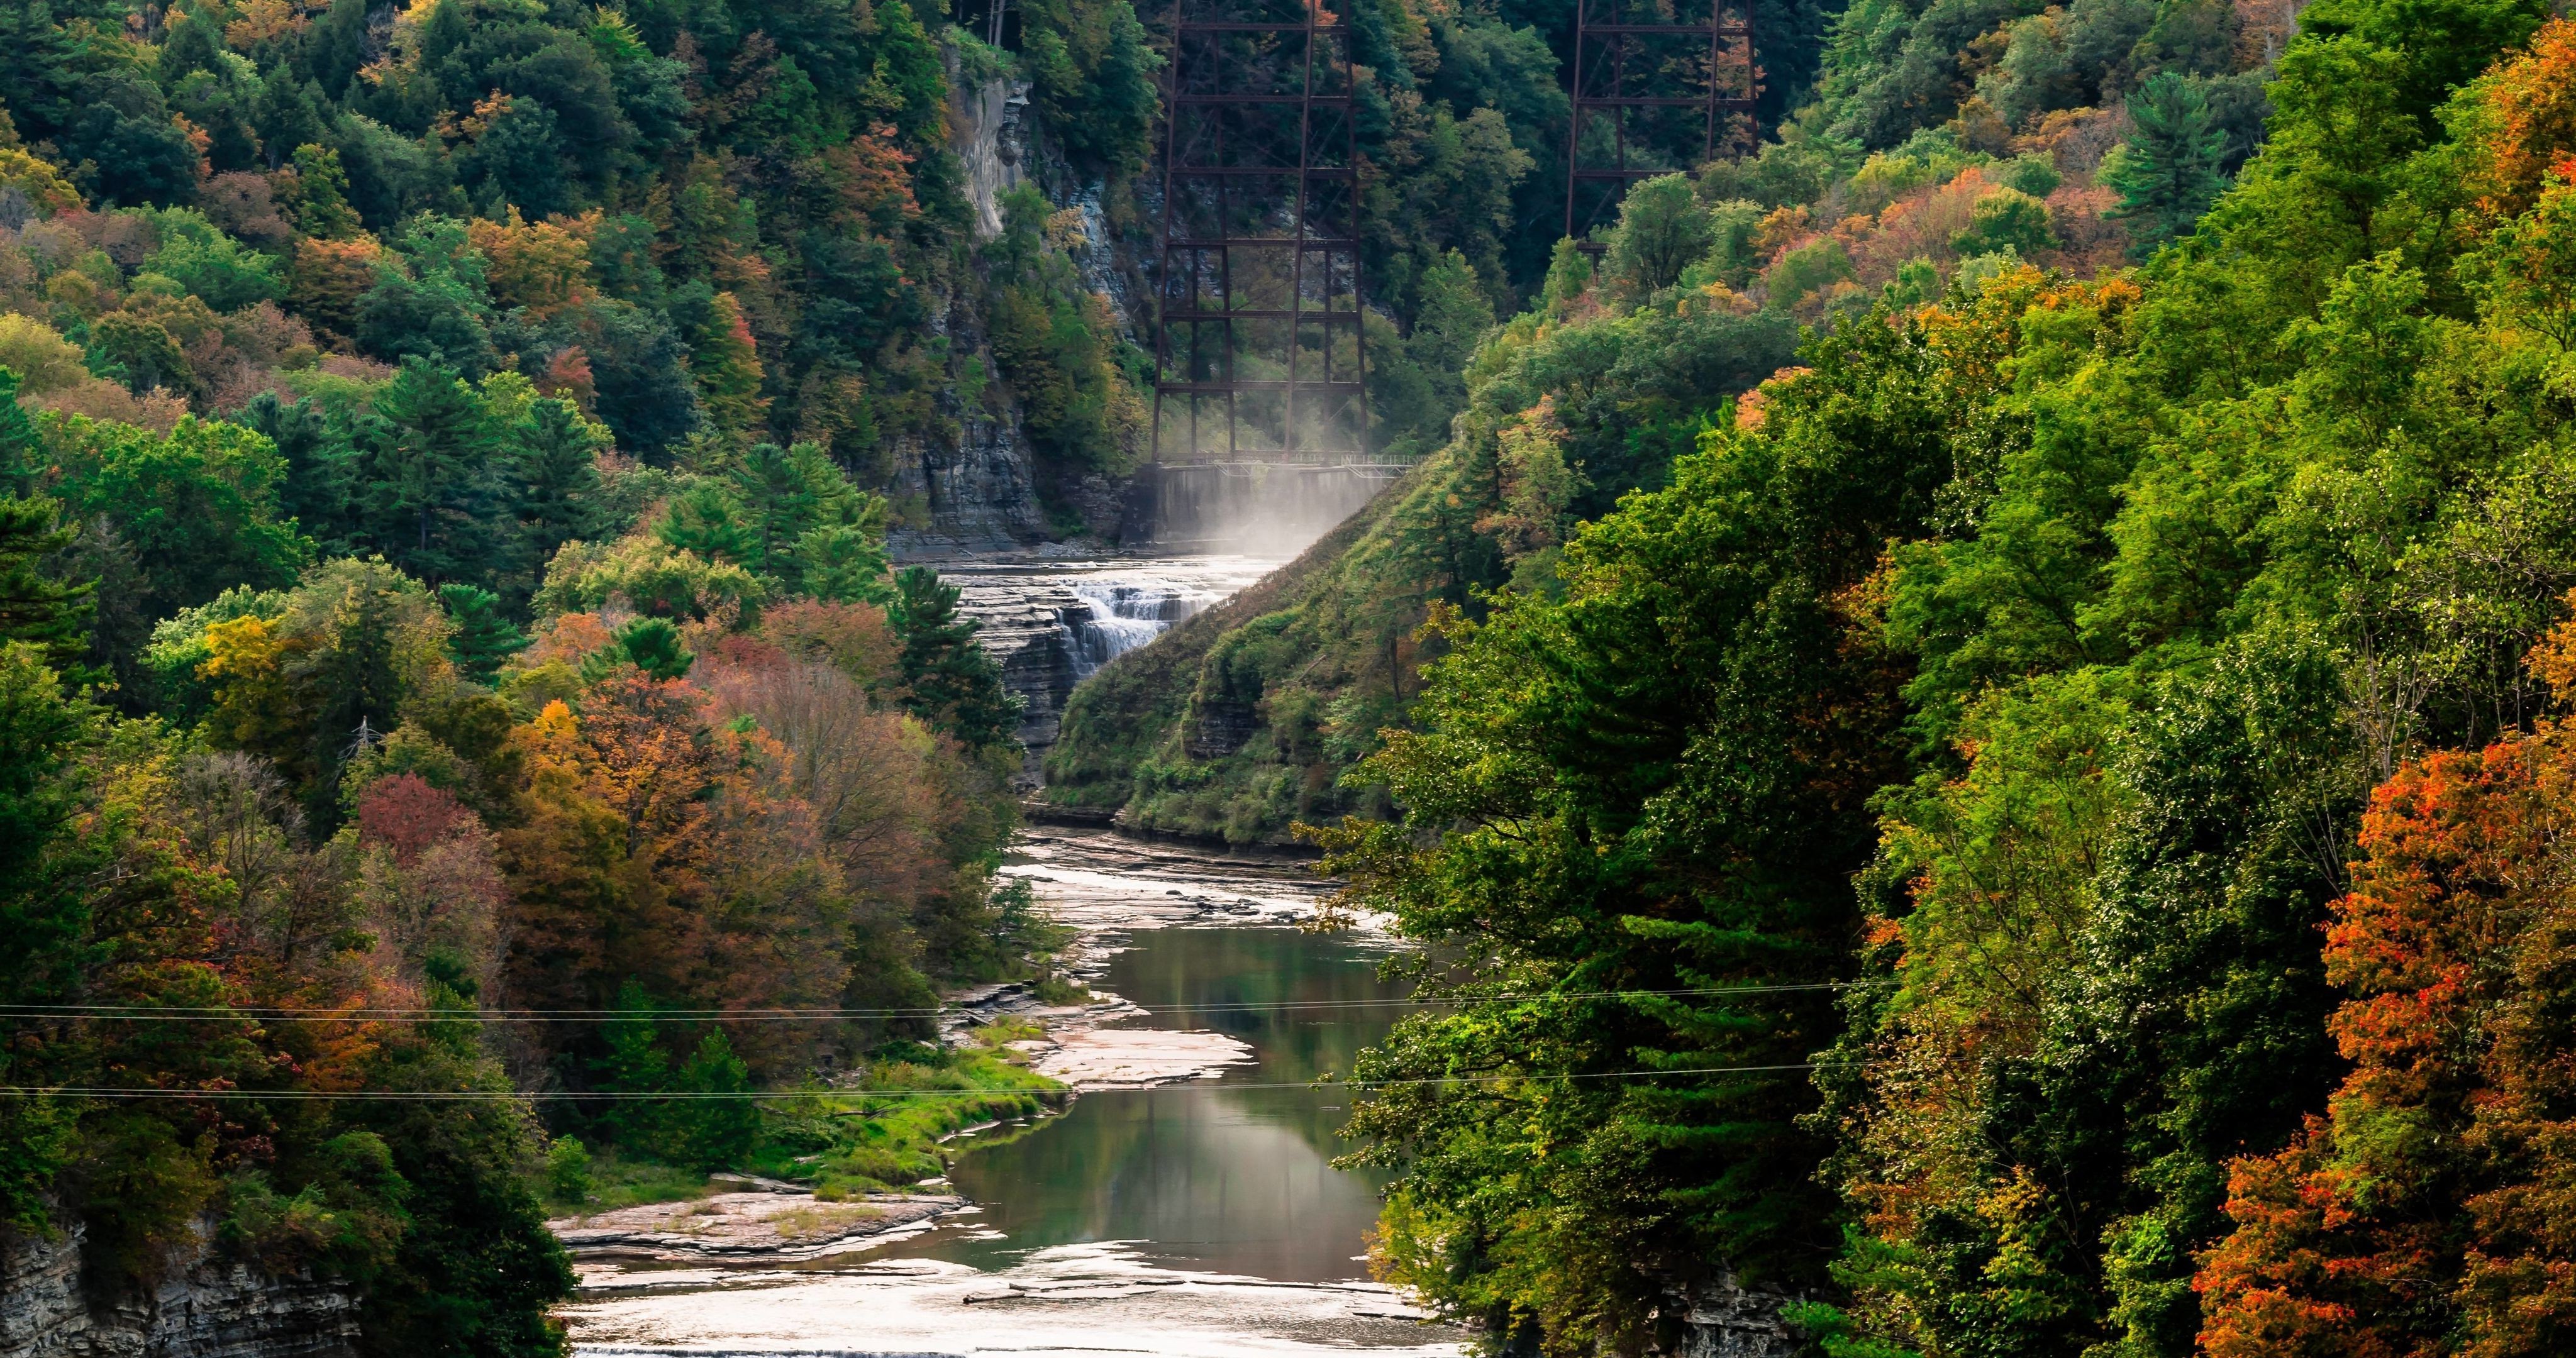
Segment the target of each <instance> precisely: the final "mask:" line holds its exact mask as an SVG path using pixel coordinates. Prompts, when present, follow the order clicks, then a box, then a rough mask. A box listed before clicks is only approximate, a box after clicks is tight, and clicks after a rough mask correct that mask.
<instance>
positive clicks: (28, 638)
mask: <svg viewBox="0 0 2576 1358" xmlns="http://www.w3.org/2000/svg"><path fill="white" fill-rule="evenodd" d="M60 518H61V510H60V506H58V505H56V504H55V503H54V502H53V501H52V500H48V499H43V498H36V499H22V498H19V497H17V496H11V497H9V498H7V499H0V642H25V643H27V644H29V645H31V646H33V647H35V648H36V653H37V655H38V656H39V657H40V658H41V659H42V661H43V662H44V663H45V664H47V665H50V666H53V667H54V668H56V669H62V668H64V667H66V666H69V665H72V664H75V663H77V662H78V661H79V660H80V658H81V656H82V655H83V654H84V653H85V652H87V651H88V649H89V622H90V615H91V613H92V612H94V611H95V610H96V608H97V603H96V602H95V601H94V600H93V599H92V598H91V597H90V596H91V593H92V591H94V590H95V589H96V588H97V582H96V581H94V580H78V581H66V580H61V579H57V578H55V577H54V575H53V574H51V573H49V572H48V571H47V570H46V564H47V562H48V561H49V559H51V558H52V557H53V556H55V555H56V554H57V553H59V552H61V551H62V550H63V549H65V548H67V547H69V546H71V544H72V538H73V537H74V536H75V534H74V532H73V530H72V529H70V528H67V527H64V526H63V525H62V523H61V522H60Z"/></svg>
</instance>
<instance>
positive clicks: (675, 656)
mask: <svg viewBox="0 0 2576 1358" xmlns="http://www.w3.org/2000/svg"><path fill="white" fill-rule="evenodd" d="M617 649H618V650H619V651H620V652H622V653H623V654H624V658H625V659H627V660H630V661H633V662H634V664H635V668H637V669H639V670H642V671H644V672H645V673H646V674H649V675H651V676H653V677H654V678H656V679H659V680H661V681H662V682H664V683H669V682H671V681H672V680H674V679H679V678H683V677H685V676H686V675H687V674H688V672H689V667H690V666H691V665H694V664H696V663H697V660H698V657H697V656H696V654H695V653H693V652H691V651H690V650H689V648H688V647H687V646H685V645H682V644H681V641H680V629H679V628H677V627H674V626H672V625H671V624H670V623H669V622H667V621H665V620H663V619H661V618H637V619H636V620H634V621H633V622H630V623H628V624H626V625H625V626H624V627H621V628H618V629H617Z"/></svg>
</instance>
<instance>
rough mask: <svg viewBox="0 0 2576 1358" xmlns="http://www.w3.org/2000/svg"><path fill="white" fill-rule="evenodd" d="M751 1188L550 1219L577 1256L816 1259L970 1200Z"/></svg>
mask: <svg viewBox="0 0 2576 1358" xmlns="http://www.w3.org/2000/svg"><path fill="white" fill-rule="evenodd" d="M746 1182H751V1183H753V1185H754V1186H753V1187H752V1188H751V1189H750V1190H749V1191H745V1192H735V1193H714V1194H709V1195H708V1196H706V1197H703V1198H696V1199H692V1200H689V1201H686V1202H655V1203H646V1204H644V1205H642V1206H638V1207H621V1208H618V1209H617V1210H615V1211H610V1212H598V1213H593V1214H591V1215H588V1216H580V1217H565V1218H563V1219H561V1220H557V1221H549V1222H547V1223H546V1228H547V1229H548V1230H551V1231H553V1232H554V1233H555V1238H556V1239H558V1240H561V1241H563V1243H564V1248H566V1249H568V1250H571V1251H572V1252H573V1254H574V1255H575V1256H576V1257H592V1256H628V1257H637V1258H646V1259H659V1260H666V1261H680V1260H689V1259H710V1260H712V1259H731V1260H738V1261H751V1260H771V1259H810V1258H813V1257H814V1256H816V1255H820V1254H826V1253H829V1252H831V1251H833V1250H836V1249H844V1248H847V1247H849V1246H850V1245H852V1244H854V1243H857V1242H862V1241H868V1240H873V1239H876V1238H879V1237H883V1236H889V1235H893V1234H896V1233H899V1232H902V1231H904V1230H907V1229H909V1228H912V1227H917V1226H919V1225H921V1224H922V1223H924V1222H926V1221H929V1220H931V1219H932V1218H934V1217H937V1216H939V1215H941V1214H942V1213H946V1212H953V1211H956V1210H957V1209H958V1208H961V1207H964V1206H965V1205H966V1200H965V1199H964V1198H961V1197H958V1196H956V1195H955V1194H951V1193H870V1194H868V1195H866V1196H865V1197H863V1198H853V1199H848V1200H844V1201H841V1202H824V1201H822V1200H820V1199H818V1198H816V1197H815V1196H814V1194H813V1192H812V1190H810V1189H804V1188H799V1187H797V1186H795V1185H793V1184H784V1183H774V1182H771V1181H768V1180H758V1181H746Z"/></svg>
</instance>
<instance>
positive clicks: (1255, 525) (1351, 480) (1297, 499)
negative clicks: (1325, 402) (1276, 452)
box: [1140, 462, 1394, 560]
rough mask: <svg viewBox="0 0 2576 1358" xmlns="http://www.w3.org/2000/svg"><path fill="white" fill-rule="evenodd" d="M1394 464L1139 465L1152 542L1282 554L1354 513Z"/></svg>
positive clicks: (1292, 551)
mask: <svg viewBox="0 0 2576 1358" xmlns="http://www.w3.org/2000/svg"><path fill="white" fill-rule="evenodd" d="M1393 479H1394V472H1393V471H1392V470H1391V469H1389V468H1386V467H1383V466H1341V467H1310V466H1298V465H1293V464H1286V463H1248V462H1206V463H1195V464H1167V465H1164V466H1159V467H1154V468H1150V469H1148V470H1146V471H1145V472H1143V473H1140V483H1141V487H1140V488H1141V489H1142V491H1143V493H1146V494H1149V495H1150V496H1151V499H1152V510H1153V512H1152V517H1151V522H1152V524H1153V525H1154V527H1153V534H1152V536H1151V537H1150V538H1149V539H1147V542H1149V543H1150V545H1151V546H1152V547H1153V548H1155V549H1156V550H1172V551H1180V550H1189V551H1202V552H1229V553H1239V554H1242V555H1246V556H1259V557H1271V558H1275V559H1280V560H1285V559H1287V558H1289V557H1293V556H1295V555H1297V554H1298V553H1299V552H1302V551H1304V550H1306V548H1308V547H1309V546H1312V545H1313V544H1314V542H1315V540H1316V539H1317V538H1320V537H1322V536H1323V535H1325V534H1326V533H1329V532H1331V531H1333V529H1335V528H1337V527H1339V526H1340V525H1341V522H1342V520H1344V519H1347V518H1349V517H1350V516H1351V515H1353V514H1356V513H1358V512H1359V511H1360V509H1361V508H1362V507H1363V506H1365V505H1367V504H1368V502H1369V501H1370V500H1371V499H1373V498H1375V497H1376V495H1377V493H1378V492H1379V491H1382V490H1384V489H1386V488H1387V486H1388V484H1389V483H1390V482H1392V481H1393Z"/></svg>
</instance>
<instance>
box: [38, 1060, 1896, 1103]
mask: <svg viewBox="0 0 2576 1358" xmlns="http://www.w3.org/2000/svg"><path fill="white" fill-rule="evenodd" d="M1848 1064H1852V1063H1851V1062H1837V1061H1801V1062H1796V1063H1794V1064H1787V1065H1775V1066H1695V1067H1687V1068H1683V1069H1678V1070H1603V1071H1587V1072H1571V1073H1567V1074H1563V1075H1436V1076H1422V1077H1418V1078H1411V1079H1400V1080H1341V1081H1330V1082H1326V1081H1295V1080H1290V1081H1278V1082H1264V1083H1249V1084H1226V1083H1221V1082H1211V1081H1206V1080H1198V1079H1192V1080H1186V1081H1181V1082H1177V1083H1173V1084H1167V1085H1145V1086H1133V1087H1129V1088H1124V1089H1105V1090H1091V1091H1087V1092H1090V1093H1160V1092H1163V1091H1166V1090H1174V1089H1222V1090H1227V1091H1229V1092H1231V1091H1234V1090H1245V1089H1310V1090H1331V1089H1342V1090H1349V1091H1352V1092H1355V1093H1362V1094H1365V1093H1368V1092H1370V1091H1372V1090H1379V1089H1395V1088H1406V1087H1419V1086H1425V1085H1485V1084H1511V1083H1515V1082H1524V1083H1544V1082H1547V1081H1551V1080H1615V1079H1625V1078H1628V1077H1630V1076H1638V1075H1646V1076H1668V1075H1761V1074H1772V1073H1777V1072H1782V1071H1797V1070H1817V1069H1821V1068H1823V1067H1825V1066H1829V1065H1848ZM1069 1092H1071V1093H1078V1092H1085V1091H1079V1090H1067V1089H777V1090H763V1089H743V1090H690V1091H679V1092H674V1093H668V1094H654V1093H646V1092H641V1091H634V1090H612V1089H598V1090H552V1091H524V1090H479V1089H455V1090H437V1089H423V1090H409V1089H345V1090H327V1089H281V1090H273V1091H262V1090H256V1089H214V1090H198V1089H111V1088H91V1087H76V1086H66V1087H62V1088H52V1089H48V1088H40V1087H34V1086H27V1085H0V1094H12V1095H19V1096H23V1097H30V1098H83V1099H260V1100H306V1101H316V1100H318V1101H323V1102H328V1101H332V1100H342V1099H346V1100H353V1101H359V1102H374V1103H461V1102H493V1101H497V1100H502V1099H517V1100H522V1101H527V1102H537V1103H543V1102H553V1101H557V1100H579V1101H582V1102H593V1103H636V1102H644V1101H649V1100H655V1099H683V1100H689V1101H693V1102H745V1101H750V1100H758V1099H858V1100H866V1099H983V1098H994V1097H1005V1096H1009V1095H1014V1094H1039V1095H1044V1094H1058V1093H1069Z"/></svg>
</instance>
